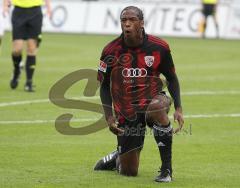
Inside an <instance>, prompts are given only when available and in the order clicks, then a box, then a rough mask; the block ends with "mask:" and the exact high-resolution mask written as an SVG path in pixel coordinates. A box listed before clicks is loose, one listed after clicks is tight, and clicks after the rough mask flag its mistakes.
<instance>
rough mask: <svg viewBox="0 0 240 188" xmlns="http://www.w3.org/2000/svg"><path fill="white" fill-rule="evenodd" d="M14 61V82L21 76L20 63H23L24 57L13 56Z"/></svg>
mask: <svg viewBox="0 0 240 188" xmlns="http://www.w3.org/2000/svg"><path fill="white" fill-rule="evenodd" d="M12 61H13V67H14V70H13V80H17V79H18V77H19V75H20V62H21V61H22V55H19V56H16V55H14V54H12Z"/></svg>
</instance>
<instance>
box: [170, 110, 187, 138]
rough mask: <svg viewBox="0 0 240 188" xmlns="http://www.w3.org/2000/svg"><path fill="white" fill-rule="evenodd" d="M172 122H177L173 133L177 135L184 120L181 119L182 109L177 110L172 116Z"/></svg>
mask: <svg viewBox="0 0 240 188" xmlns="http://www.w3.org/2000/svg"><path fill="white" fill-rule="evenodd" d="M173 118H174V122H176V121H177V122H178V128H176V129H175V130H174V131H173V132H174V133H177V132H179V131H181V129H182V127H183V124H184V119H183V113H182V108H177V109H176V110H175V112H174V114H173Z"/></svg>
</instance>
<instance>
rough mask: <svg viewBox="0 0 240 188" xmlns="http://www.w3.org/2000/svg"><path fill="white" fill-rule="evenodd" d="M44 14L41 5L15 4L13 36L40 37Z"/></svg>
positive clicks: (18, 37)
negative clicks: (24, 6) (28, 6)
mask: <svg viewBox="0 0 240 188" xmlns="http://www.w3.org/2000/svg"><path fill="white" fill-rule="evenodd" d="M42 21H43V14H42V9H41V6H36V7H30V8H22V7H18V6H15V7H14V10H13V13H12V38H13V40H16V39H23V40H27V39H38V36H39V35H40V34H41V32H42Z"/></svg>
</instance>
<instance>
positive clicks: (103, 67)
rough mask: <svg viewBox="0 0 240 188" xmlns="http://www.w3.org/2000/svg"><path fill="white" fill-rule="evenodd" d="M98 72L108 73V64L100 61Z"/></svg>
mask: <svg viewBox="0 0 240 188" xmlns="http://www.w3.org/2000/svg"><path fill="white" fill-rule="evenodd" d="M98 70H99V71H102V72H106V71H107V64H106V63H104V62H103V61H100V64H99V66H98Z"/></svg>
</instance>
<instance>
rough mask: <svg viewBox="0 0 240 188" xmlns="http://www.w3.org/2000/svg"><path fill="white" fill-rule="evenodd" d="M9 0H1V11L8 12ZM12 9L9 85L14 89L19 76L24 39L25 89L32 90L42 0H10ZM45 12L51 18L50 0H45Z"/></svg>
mask: <svg viewBox="0 0 240 188" xmlns="http://www.w3.org/2000/svg"><path fill="white" fill-rule="evenodd" d="M8 2H9V0H3V6H4V9H3V13H4V15H6V14H7V13H8V12H9V3H8ZM12 4H13V5H14V9H13V12H12V38H13V47H12V61H13V77H12V79H11V81H10V87H11V88H12V89H16V88H17V86H18V80H19V76H20V72H21V70H20V66H19V65H20V62H21V61H22V52H23V48H24V41H26V43H27V45H26V46H27V49H26V50H27V52H26V54H27V57H26V64H25V69H26V83H25V87H24V89H25V91H28V92H32V91H34V90H33V81H32V80H33V74H34V70H35V65H36V55H37V48H38V45H39V42H40V40H41V30H42V21H43V14H42V9H41V6H42V5H43V0H12ZM45 5H46V8H47V14H48V16H49V18H51V8H50V0H45Z"/></svg>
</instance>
